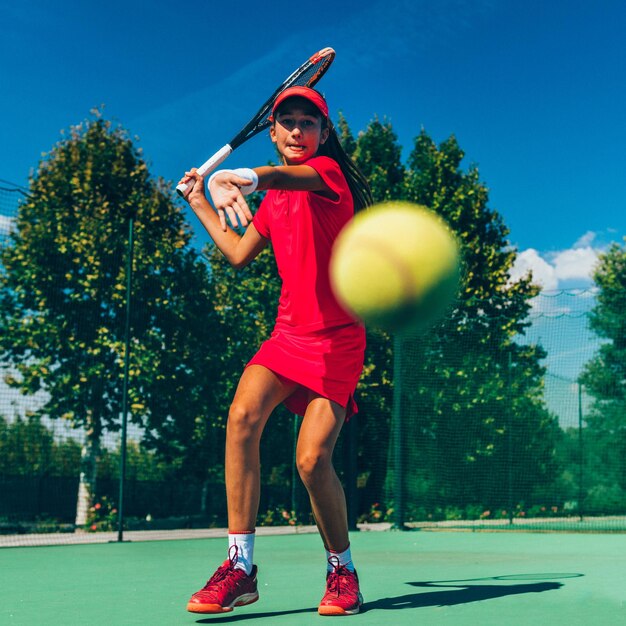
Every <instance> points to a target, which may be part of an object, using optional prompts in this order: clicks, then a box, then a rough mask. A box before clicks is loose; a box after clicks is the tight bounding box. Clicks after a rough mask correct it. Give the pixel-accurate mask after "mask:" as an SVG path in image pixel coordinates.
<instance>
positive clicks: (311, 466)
mask: <svg viewBox="0 0 626 626" xmlns="http://www.w3.org/2000/svg"><path fill="white" fill-rule="evenodd" d="M296 467H297V468H298V473H299V474H300V478H301V479H302V482H303V483H304V484H305V485H308V484H310V483H312V482H314V481H315V480H316V478H318V477H320V476H323V475H325V473H326V472H328V471H329V470H332V463H331V458H330V456H329V455H327V454H325V453H324V452H321V451H306V452H298V454H297V456H296Z"/></svg>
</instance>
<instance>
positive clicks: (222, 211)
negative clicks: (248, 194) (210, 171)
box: [209, 171, 252, 231]
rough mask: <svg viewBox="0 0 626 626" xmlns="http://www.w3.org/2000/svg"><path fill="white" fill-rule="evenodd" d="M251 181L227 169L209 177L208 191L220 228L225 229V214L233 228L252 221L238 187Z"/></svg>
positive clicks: (248, 208)
mask: <svg viewBox="0 0 626 626" xmlns="http://www.w3.org/2000/svg"><path fill="white" fill-rule="evenodd" d="M251 182H252V181H251V180H249V179H247V178H242V177H241V176H237V174H235V173H233V172H229V171H221V172H218V173H217V174H216V175H215V176H213V177H212V178H211V181H210V183H209V191H210V193H211V198H212V200H213V206H215V208H216V209H217V214H218V216H219V218H220V224H221V226H222V230H224V231H225V230H226V215H228V219H229V220H230V223H231V225H232V227H233V228H237V226H238V225H239V224H241V226H247V225H248V224H249V223H250V222H251V221H252V212H251V211H250V207H249V206H248V203H247V202H246V201H245V199H244V197H243V194H242V193H241V189H240V187H245V186H247V185H249V184H250V183H251Z"/></svg>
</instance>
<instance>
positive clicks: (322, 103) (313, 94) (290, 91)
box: [270, 86, 328, 120]
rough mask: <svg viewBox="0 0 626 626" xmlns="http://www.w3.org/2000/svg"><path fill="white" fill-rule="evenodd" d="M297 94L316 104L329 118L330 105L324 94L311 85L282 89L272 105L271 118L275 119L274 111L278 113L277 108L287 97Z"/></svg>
mask: <svg viewBox="0 0 626 626" xmlns="http://www.w3.org/2000/svg"><path fill="white" fill-rule="evenodd" d="M295 96H299V97H300V98H305V99H306V100H308V101H309V102H311V103H312V104H314V105H315V106H316V107H317V108H318V109H319V110H320V113H321V114H322V115H323V116H324V117H325V118H326V119H328V105H327V104H326V100H324V98H323V96H322V95H321V94H320V93H318V92H317V91H315V89H311V88H310V87H301V86H295V87H287V89H285V90H284V91H281V92H280V93H279V94H278V96H277V97H276V100H274V106H273V107H272V116H271V118H270V119H272V120H273V119H274V113H276V109H277V108H278V106H279V105H280V104H281V102H284V101H285V100H286V99H287V98H293V97H295Z"/></svg>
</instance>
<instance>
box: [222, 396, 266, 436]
mask: <svg viewBox="0 0 626 626" xmlns="http://www.w3.org/2000/svg"><path fill="white" fill-rule="evenodd" d="M262 424H263V420H262V416H261V414H260V412H259V411H258V410H256V409H254V408H253V407H249V406H246V405H244V404H243V403H240V402H233V404H232V405H231V406H230V410H229V411H228V424H227V433H228V436H229V437H233V436H234V437H236V438H238V439H246V438H251V437H256V436H260V432H261V430H262Z"/></svg>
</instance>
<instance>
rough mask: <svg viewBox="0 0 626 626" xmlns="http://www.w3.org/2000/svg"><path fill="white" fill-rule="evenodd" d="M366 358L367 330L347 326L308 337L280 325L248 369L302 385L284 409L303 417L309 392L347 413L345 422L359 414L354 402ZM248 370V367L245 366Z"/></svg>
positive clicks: (321, 331)
mask: <svg viewBox="0 0 626 626" xmlns="http://www.w3.org/2000/svg"><path fill="white" fill-rule="evenodd" d="M364 355H365V328H363V326H361V325H360V324H347V325H343V326H335V327H333V328H324V329H322V330H316V331H312V332H308V333H306V334H298V333H297V332H296V333H294V331H293V329H292V328H290V327H286V326H284V325H279V324H277V325H276V327H275V328H274V330H273V331H272V334H271V336H270V338H269V339H268V340H267V341H265V342H263V344H262V345H261V347H260V348H259V351H258V352H257V353H256V354H255V355H254V357H252V359H251V360H250V361H249V362H248V365H263V366H264V367H267V369H269V370H272V372H274V373H275V374H277V375H278V376H280V377H282V378H284V379H286V380H289V381H291V382H295V383H297V384H298V385H300V388H299V389H297V390H296V391H295V392H294V393H293V394H292V395H291V396H289V398H287V399H286V400H285V403H284V404H285V406H286V407H287V408H288V409H289V410H290V411H291V412H292V413H296V414H297V415H302V416H303V415H304V413H305V411H306V408H307V405H308V395H309V394H308V392H309V390H311V391H314V392H315V393H317V394H319V395H320V396H322V397H324V398H328V399H329V400H332V401H333V402H336V403H337V404H339V405H340V406H342V407H344V408H345V409H346V421H347V420H348V419H349V418H350V416H352V415H354V414H355V413H356V412H357V411H358V407H357V404H356V402H355V400H354V391H355V389H356V386H357V383H358V382H359V378H360V377H361V371H362V370H363V359H364ZM246 367H247V366H246Z"/></svg>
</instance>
